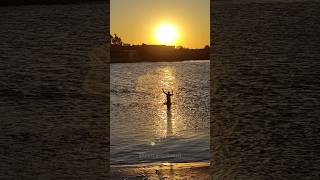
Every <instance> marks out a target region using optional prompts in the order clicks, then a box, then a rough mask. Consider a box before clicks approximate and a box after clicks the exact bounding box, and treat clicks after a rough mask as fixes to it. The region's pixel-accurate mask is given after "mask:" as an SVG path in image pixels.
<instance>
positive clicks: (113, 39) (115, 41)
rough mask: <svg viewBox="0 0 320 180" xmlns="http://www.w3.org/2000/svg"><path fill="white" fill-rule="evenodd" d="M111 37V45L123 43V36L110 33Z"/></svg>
mask: <svg viewBox="0 0 320 180" xmlns="http://www.w3.org/2000/svg"><path fill="white" fill-rule="evenodd" d="M110 39H111V45H116V46H122V45H123V42H122V40H121V38H120V37H119V36H118V35H117V34H114V36H112V35H110Z"/></svg>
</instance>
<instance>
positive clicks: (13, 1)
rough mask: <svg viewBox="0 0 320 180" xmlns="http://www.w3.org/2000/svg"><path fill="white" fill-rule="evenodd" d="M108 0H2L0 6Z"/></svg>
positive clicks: (103, 0) (100, 0) (101, 0)
mask: <svg viewBox="0 0 320 180" xmlns="http://www.w3.org/2000/svg"><path fill="white" fill-rule="evenodd" d="M95 2H106V1H105V0H0V6H23V5H58V4H77V3H95Z"/></svg>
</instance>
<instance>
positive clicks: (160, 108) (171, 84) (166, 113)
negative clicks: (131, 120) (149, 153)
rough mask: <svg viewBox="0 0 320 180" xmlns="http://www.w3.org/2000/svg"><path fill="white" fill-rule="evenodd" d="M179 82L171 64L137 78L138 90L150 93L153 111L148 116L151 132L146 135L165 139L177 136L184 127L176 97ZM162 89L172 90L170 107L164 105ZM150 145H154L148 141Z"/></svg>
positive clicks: (164, 99)
mask: <svg viewBox="0 0 320 180" xmlns="http://www.w3.org/2000/svg"><path fill="white" fill-rule="evenodd" d="M178 87H179V82H178V80H177V79H176V69H175V68H174V67H171V66H162V67H159V68H156V69H154V70H152V71H150V72H148V73H147V74H144V75H142V76H140V77H139V78H138V87H137V88H138V90H139V91H147V92H149V93H150V94H151V96H150V99H148V101H149V102H150V106H149V108H151V109H150V111H152V112H154V116H152V117H150V121H152V126H153V127H152V132H150V133H151V134H148V135H147V134H146V136H148V137H154V138H156V139H165V138H167V137H170V136H177V135H179V132H181V131H183V129H184V128H185V126H184V121H183V115H182V114H181V112H180V109H181V107H180V106H181V104H180V102H179V100H178V98H177V96H178V95H177V93H178ZM162 89H164V90H165V91H166V92H167V91H170V92H171V91H173V93H174V95H173V96H172V99H171V100H172V105H171V108H170V109H167V106H166V105H164V102H165V101H166V98H165V95H164V93H163V92H162ZM150 143H151V144H150V145H152V146H153V145H155V144H154V142H150Z"/></svg>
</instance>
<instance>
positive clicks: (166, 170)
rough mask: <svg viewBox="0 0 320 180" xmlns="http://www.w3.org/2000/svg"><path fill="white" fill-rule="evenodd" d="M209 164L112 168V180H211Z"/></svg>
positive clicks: (122, 166)
mask: <svg viewBox="0 0 320 180" xmlns="http://www.w3.org/2000/svg"><path fill="white" fill-rule="evenodd" d="M209 166H210V165H209V163H206V162H194V163H158V164H157V163H152V164H136V165H121V166H111V179H113V180H116V179H127V180H131V179H132V180H133V179H134V180H139V179H141V180H143V179H148V180H162V179H166V180H179V179H184V180H186V179H190V180H192V179H201V180H206V179H209Z"/></svg>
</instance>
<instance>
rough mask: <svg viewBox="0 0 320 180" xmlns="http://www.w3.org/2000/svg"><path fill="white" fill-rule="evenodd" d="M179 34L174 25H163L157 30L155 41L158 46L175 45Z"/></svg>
mask: <svg viewBox="0 0 320 180" xmlns="http://www.w3.org/2000/svg"><path fill="white" fill-rule="evenodd" d="M178 37H179V33H178V30H177V28H176V27H175V26H174V25H172V24H161V25H159V26H158V27H157V28H156V29H155V39H156V41H157V43H158V44H162V45H175V43H176V41H177V39H178Z"/></svg>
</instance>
